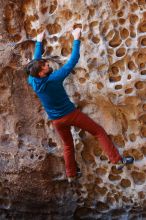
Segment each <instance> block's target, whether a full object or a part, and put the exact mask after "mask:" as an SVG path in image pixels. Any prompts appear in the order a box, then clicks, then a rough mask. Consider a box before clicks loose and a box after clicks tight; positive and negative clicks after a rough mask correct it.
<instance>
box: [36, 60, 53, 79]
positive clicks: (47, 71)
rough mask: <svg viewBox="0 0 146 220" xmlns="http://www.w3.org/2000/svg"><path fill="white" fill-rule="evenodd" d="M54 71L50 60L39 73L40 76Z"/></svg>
mask: <svg viewBox="0 0 146 220" xmlns="http://www.w3.org/2000/svg"><path fill="white" fill-rule="evenodd" d="M52 72H53V69H52V67H50V66H49V64H48V62H46V63H45V65H44V66H43V67H42V71H41V72H40V73H39V76H40V77H45V76H48V75H49V74H50V73H52Z"/></svg>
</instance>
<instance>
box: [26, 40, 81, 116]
mask: <svg viewBox="0 0 146 220" xmlns="http://www.w3.org/2000/svg"><path fill="white" fill-rule="evenodd" d="M79 51H80V40H74V41H73V48H72V53H71V56H70V58H69V60H68V61H67V63H66V64H64V65H63V66H62V67H61V68H60V69H58V70H55V71H54V72H52V73H51V74H50V75H48V76H46V77H41V78H39V77H33V76H29V77H28V83H29V84H30V85H31V86H32V88H33V90H34V91H35V92H36V94H37V96H38V97H39V99H40V101H41V103H42V105H43V106H44V108H45V110H46V112H47V114H48V117H49V119H52V120H53V119H57V118H61V117H63V116H65V115H66V114H68V113H70V112H72V111H73V110H74V109H75V105H74V104H73V103H72V102H71V101H70V99H69V97H68V95H67V93H66V91H65V89H64V86H63V81H64V79H65V78H66V77H67V76H68V75H69V73H70V72H71V70H72V69H73V68H74V67H75V65H76V64H77V62H78V60H79V57H80V52H79ZM41 58H42V43H41V42H36V45H35V52H34V59H35V60H39V59H41Z"/></svg>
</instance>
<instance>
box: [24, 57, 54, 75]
mask: <svg viewBox="0 0 146 220" xmlns="http://www.w3.org/2000/svg"><path fill="white" fill-rule="evenodd" d="M25 72H26V73H27V74H28V75H31V76H34V77H40V78H41V77H45V76H48V75H49V74H50V73H52V72H53V69H52V67H50V66H49V62H48V61H47V60H45V59H41V60H32V61H30V62H29V63H28V64H27V65H26V67H25Z"/></svg>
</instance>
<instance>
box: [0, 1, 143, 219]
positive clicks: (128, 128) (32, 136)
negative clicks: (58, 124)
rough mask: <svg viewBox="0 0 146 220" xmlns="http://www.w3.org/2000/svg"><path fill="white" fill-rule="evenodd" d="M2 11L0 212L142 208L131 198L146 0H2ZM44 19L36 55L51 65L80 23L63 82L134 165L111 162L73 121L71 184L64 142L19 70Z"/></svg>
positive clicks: (76, 214)
mask: <svg viewBox="0 0 146 220" xmlns="http://www.w3.org/2000/svg"><path fill="white" fill-rule="evenodd" d="M0 17H1V21H0V174H1V179H0V196H1V204H0V205H1V206H0V207H1V213H0V218H2V219H5V216H7V215H9V214H10V215H12V218H13V219H18V218H19V219H29V220H31V219H38V218H39V219H43V218H44V216H46V219H49V218H51V219H59V220H60V219H72V218H74V219H92V218H94V217H95V218H96V219H97V218H98V219H109V213H110V216H111V219H112V218H113V219H120V217H119V216H120V215H122V218H124V217H123V216H124V215H125V216H127V210H125V209H124V207H129V215H131V217H130V219H140V218H142V214H141V216H140V217H139V214H138V213H137V214H136V212H135V207H139V205H140V206H142V205H143V206H144V207H145V201H146V198H145V179H146V176H145V173H146V101H145V100H146V1H145V0H134V1H132V0H129V1H128V0H126V1H125V0H111V1H108V0H105V1H102V0H99V1H83V0H78V1H77V0H74V1H65V0H62V1H57V0H52V1H49V0H40V1H36V0H30V1H29V0H24V1H19V0H16V1H10V0H5V1H4V0H1V8H0ZM44 27H46V34H45V38H44V40H43V44H44V53H43V58H46V59H49V61H50V64H51V65H52V66H53V68H54V69H57V68H59V67H60V66H61V65H63V64H64V63H65V62H66V61H67V59H68V58H69V56H70V53H71V48H72V41H73V37H72V35H71V30H72V29H75V28H76V27H80V28H81V29H82V36H81V54H80V60H79V63H78V64H77V66H76V67H75V68H74V70H73V71H72V73H71V74H70V76H69V77H68V78H67V79H66V81H65V83H64V86H65V88H66V90H67V93H68V94H69V96H70V98H71V100H72V101H73V102H74V103H75V104H76V106H77V107H78V108H79V109H81V110H82V111H83V112H85V113H87V114H88V115H89V116H90V117H91V118H93V120H94V121H96V122H97V123H99V124H100V125H101V126H103V127H104V129H105V130H106V132H107V133H108V135H109V137H110V138H111V140H112V142H113V143H114V145H115V146H116V147H117V149H118V150H119V152H120V153H121V154H123V155H125V156H127V155H132V156H133V157H134V158H135V164H134V165H133V166H127V167H124V169H123V170H122V171H119V170H117V169H116V167H115V165H114V164H111V163H110V161H109V160H108V158H107V155H105V153H104V151H103V150H102V146H101V144H100V143H99V142H98V141H97V140H96V139H95V137H92V136H91V135H90V134H88V133H87V132H85V131H82V130H81V129H79V128H72V134H73V138H74V145H75V154H76V160H77V164H78V166H79V167H80V170H81V172H82V176H81V177H80V179H79V182H78V183H77V185H74V186H73V187H71V186H70V185H69V184H68V182H67V180H66V174H65V165H64V159H63V144H62V142H61V141H60V139H59V137H58V135H57V134H56V132H55V130H54V128H53V127H52V124H51V122H50V121H48V118H47V115H46V113H45V111H44V109H43V108H42V106H41V103H40V101H39V100H38V98H37V96H36V95H35V94H34V92H33V91H32V90H31V88H30V87H29V86H28V84H27V76H26V75H25V73H24V71H23V68H24V66H25V64H26V63H28V62H29V61H30V60H31V59H32V57H33V50H34V44H35V38H36V35H37V33H40V32H41V31H42V30H43V28H44ZM117 207H118V208H117ZM130 207H131V208H130ZM14 210H17V211H18V212H14ZM109 211H110V212H109ZM52 213H53V214H52ZM125 213H126V214H125ZM133 213H134V214H133ZM144 218H145V216H144ZM125 219H126V217H125Z"/></svg>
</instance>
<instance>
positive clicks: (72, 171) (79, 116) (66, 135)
mask: <svg viewBox="0 0 146 220" xmlns="http://www.w3.org/2000/svg"><path fill="white" fill-rule="evenodd" d="M52 123H53V125H54V127H55V128H56V130H57V132H58V134H59V135H60V137H61V139H62V141H63V144H64V160H65V167H66V174H67V176H70V177H73V176H76V169H77V167H76V161H75V153H74V144H73V138H72V134H71V126H75V127H78V128H81V129H83V130H85V131H88V132H89V133H90V134H92V135H93V136H95V137H97V138H98V141H99V142H100V143H101V145H102V149H103V151H104V152H105V154H106V155H107V156H108V158H109V160H110V161H111V162H112V163H117V162H118V161H119V160H120V159H121V156H120V154H119V152H118V150H117V149H116V148H115V147H114V145H113V143H112V142H111V140H110V139H109V137H108V136H107V134H106V132H105V130H104V129H103V128H102V127H101V126H100V125H98V124H97V123H95V122H94V121H93V120H92V119H91V118H89V117H88V116H87V115H86V114H84V113H82V112H81V111H80V110H78V109H76V110H74V111H73V112H71V113H69V114H67V115H65V116H63V117H62V118H59V119H55V120H53V121H52Z"/></svg>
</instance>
